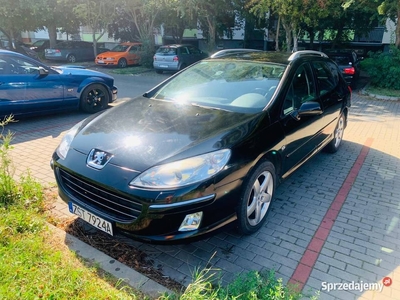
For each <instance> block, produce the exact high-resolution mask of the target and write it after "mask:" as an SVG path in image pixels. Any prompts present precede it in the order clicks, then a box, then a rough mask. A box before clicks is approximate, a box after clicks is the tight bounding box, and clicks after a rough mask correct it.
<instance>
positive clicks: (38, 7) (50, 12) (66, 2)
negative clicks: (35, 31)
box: [33, 0, 80, 47]
mask: <svg viewBox="0 0 400 300" xmlns="http://www.w3.org/2000/svg"><path fill="white" fill-rule="evenodd" d="M76 5H77V2H76V1H71V0H35V5H34V6H33V11H34V12H33V16H34V17H35V18H36V19H37V20H40V28H44V27H46V28H47V31H48V33H49V39H50V47H54V46H55V44H56V43H57V31H58V30H59V31H62V32H66V33H77V32H78V31H79V26H80V22H79V20H78V17H77V16H76V14H74V12H73V9H74V7H75V6H76Z"/></svg>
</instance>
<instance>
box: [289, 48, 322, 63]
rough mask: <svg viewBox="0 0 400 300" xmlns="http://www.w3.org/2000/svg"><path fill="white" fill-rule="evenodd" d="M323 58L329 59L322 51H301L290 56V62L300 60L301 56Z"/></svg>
mask: <svg viewBox="0 0 400 300" xmlns="http://www.w3.org/2000/svg"><path fill="white" fill-rule="evenodd" d="M310 55H311V56H321V57H328V55H326V54H325V53H323V52H320V51H315V50H301V51H296V52H294V53H293V54H292V55H290V57H289V59H288V61H292V60H295V59H296V58H299V57H300V56H310Z"/></svg>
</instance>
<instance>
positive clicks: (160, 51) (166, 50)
mask: <svg viewBox="0 0 400 300" xmlns="http://www.w3.org/2000/svg"><path fill="white" fill-rule="evenodd" d="M157 53H158V54H172V55H176V48H171V47H160V48H158V50H157Z"/></svg>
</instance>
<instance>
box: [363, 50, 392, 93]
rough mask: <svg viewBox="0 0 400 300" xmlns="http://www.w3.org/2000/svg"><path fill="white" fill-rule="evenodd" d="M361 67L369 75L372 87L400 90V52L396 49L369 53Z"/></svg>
mask: <svg viewBox="0 0 400 300" xmlns="http://www.w3.org/2000/svg"><path fill="white" fill-rule="evenodd" d="M361 67H362V69H363V70H365V71H366V72H367V73H368V74H369V76H370V82H371V85H372V86H375V87H379V88H390V89H394V90H400V81H399V80H398V79H399V78H400V50H399V49H397V48H396V47H392V48H391V51H389V52H377V53H369V55H368V58H366V59H364V60H363V61H362V62H361Z"/></svg>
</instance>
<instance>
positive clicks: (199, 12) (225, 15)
mask: <svg viewBox="0 0 400 300" xmlns="http://www.w3.org/2000/svg"><path fill="white" fill-rule="evenodd" d="M178 1H179V3H178V7H179V9H180V10H181V11H183V12H187V14H189V16H190V17H191V18H193V19H195V20H197V22H198V25H199V27H200V29H202V31H203V36H205V37H206V38H207V42H208V51H211V52H212V51H214V50H215V49H216V38H217V36H221V35H222V34H223V33H224V31H225V32H226V31H230V30H231V28H232V27H234V26H235V16H236V15H237V13H236V11H235V4H234V3H235V2H234V1H230V0H178Z"/></svg>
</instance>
